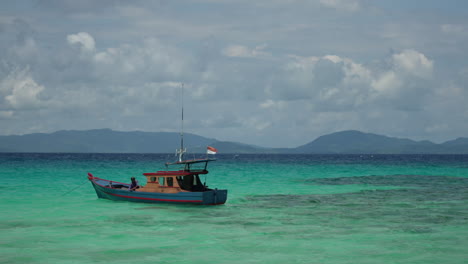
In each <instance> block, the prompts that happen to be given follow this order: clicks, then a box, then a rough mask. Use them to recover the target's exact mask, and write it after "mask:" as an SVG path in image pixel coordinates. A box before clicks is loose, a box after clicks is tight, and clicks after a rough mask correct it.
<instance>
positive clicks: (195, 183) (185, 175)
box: [138, 159, 213, 193]
mask: <svg viewBox="0 0 468 264" xmlns="http://www.w3.org/2000/svg"><path fill="white" fill-rule="evenodd" d="M209 161H213V159H201V160H190V161H181V162H175V163H166V167H167V166H169V165H179V166H182V167H183V168H182V169H180V170H177V171H169V170H166V171H158V172H150V173H143V175H144V176H145V177H146V180H147V181H146V185H145V186H143V187H140V188H139V189H138V191H140V192H158V193H178V192H203V191H207V190H210V189H208V188H207V186H206V185H205V184H204V183H202V182H201V180H200V176H199V175H200V174H207V173H208V170H207V169H206V168H207V166H208V162H209Z"/></svg>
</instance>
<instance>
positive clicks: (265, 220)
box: [0, 153, 468, 264]
mask: <svg viewBox="0 0 468 264" xmlns="http://www.w3.org/2000/svg"><path fill="white" fill-rule="evenodd" d="M217 159H218V160H217V161H216V162H214V163H210V168H209V170H210V173H209V174H208V176H207V177H206V182H207V184H208V185H209V186H210V187H211V188H215V187H216V188H219V189H228V190H229V194H228V201H227V203H226V204H225V205H220V206H193V205H187V206H181V205H168V204H144V203H130V202H116V201H110V200H104V199H98V198H97V196H96V193H95V192H94V189H93V188H92V186H91V183H89V181H88V180H87V173H88V172H91V173H93V174H94V176H97V177H100V178H105V179H111V180H115V181H121V182H129V179H130V177H131V176H135V177H137V179H138V180H139V181H140V183H144V182H145V177H143V176H142V173H144V172H155V171H157V170H161V169H164V165H163V164H164V162H166V161H171V160H174V157H173V156H172V155H160V154H18V153H16V154H8V153H2V154H0V179H1V183H2V184H1V185H0V263H114V264H115V263H203V264H206V263H288V264H289V263H353V264H354V263H359V264H363V263H372V264H375V263H385V264H389V263H421V264H430V263H437V264H449V263H460V264H462V263H468V155H218V156H217ZM202 181H205V179H204V178H203V177H202Z"/></svg>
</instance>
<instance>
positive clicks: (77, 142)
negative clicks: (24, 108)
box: [0, 129, 468, 154]
mask: <svg viewBox="0 0 468 264" xmlns="http://www.w3.org/2000/svg"><path fill="white" fill-rule="evenodd" d="M184 142H185V147H187V148H188V149H189V151H190V152H192V153H203V152H205V150H206V146H208V145H210V146H213V147H215V148H217V149H218V151H219V153H237V154H245V153H266V154H282V153H286V154H468V138H457V139H455V140H450V141H447V142H444V143H441V144H437V143H433V142H431V141H427V140H424V141H414V140H411V139H402V138H395V137H388V136H383V135H377V134H372V133H364V132H360V131H355V130H348V131H341V132H336V133H332V134H328V135H324V136H320V137H318V138H317V139H315V140H313V141H311V142H309V143H307V144H305V145H302V146H298V147H294V148H265V147H259V146H255V145H248V144H243V143H238V142H227V141H219V140H216V139H213V138H206V137H202V136H198V135H195V134H190V133H185V134H184ZM178 147H180V134H179V133H175V132H141V131H133V132H122V131H114V130H110V129H94V130H84V131H76V130H64V131H57V132H54V133H50V134H45V133H34V134H26V135H11V136H0V152H47V153H172V152H175V150H176V148H178Z"/></svg>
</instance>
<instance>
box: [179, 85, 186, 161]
mask: <svg viewBox="0 0 468 264" xmlns="http://www.w3.org/2000/svg"><path fill="white" fill-rule="evenodd" d="M181 93H182V118H181V124H180V127H181V130H180V149H179V150H176V155H179V162H181V161H182V159H183V156H184V153H185V152H187V149H185V148H184V84H183V83H182V86H181Z"/></svg>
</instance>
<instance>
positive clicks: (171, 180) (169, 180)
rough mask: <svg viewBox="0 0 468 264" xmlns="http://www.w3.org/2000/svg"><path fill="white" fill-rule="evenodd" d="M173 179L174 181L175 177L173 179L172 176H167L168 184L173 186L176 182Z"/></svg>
mask: <svg viewBox="0 0 468 264" xmlns="http://www.w3.org/2000/svg"><path fill="white" fill-rule="evenodd" d="M173 181H174V179H172V177H168V178H167V186H169V187H172V185H173V183H174V182H173Z"/></svg>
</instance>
